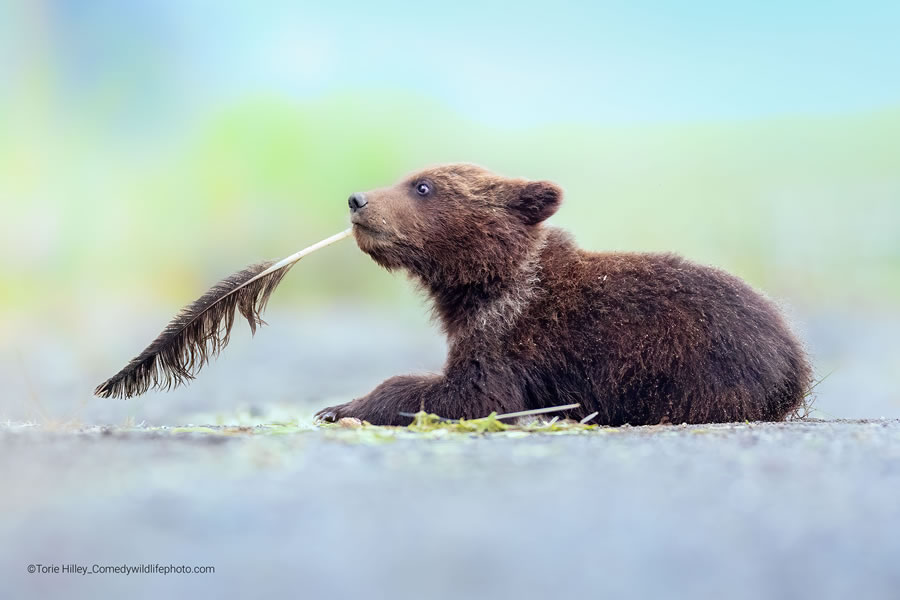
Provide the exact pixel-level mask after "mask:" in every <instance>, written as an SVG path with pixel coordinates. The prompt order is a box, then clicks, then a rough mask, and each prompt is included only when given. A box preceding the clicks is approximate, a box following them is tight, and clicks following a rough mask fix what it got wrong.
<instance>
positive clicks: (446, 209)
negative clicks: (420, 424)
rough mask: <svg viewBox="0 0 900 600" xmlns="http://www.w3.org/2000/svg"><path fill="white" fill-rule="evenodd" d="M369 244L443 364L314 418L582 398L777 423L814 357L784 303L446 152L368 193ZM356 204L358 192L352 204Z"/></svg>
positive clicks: (485, 408)
mask: <svg viewBox="0 0 900 600" xmlns="http://www.w3.org/2000/svg"><path fill="white" fill-rule="evenodd" d="M361 198H364V199H365V204H364V205H363V206H361V207H359V206H356V207H352V208H353V209H354V210H353V211H352V212H353V214H352V217H351V220H352V221H353V223H354V236H355V238H356V241H357V244H358V245H359V247H360V248H361V249H362V250H363V251H364V252H366V253H367V254H368V255H369V256H371V257H372V258H373V259H374V260H375V261H376V262H377V263H378V264H380V265H381V266H383V267H385V268H387V269H389V270H394V269H401V270H404V271H406V272H407V273H408V274H409V275H410V276H411V277H412V278H413V279H414V280H415V281H416V282H417V283H418V284H419V285H420V286H421V287H422V288H423V289H424V291H425V292H426V293H427V294H428V295H429V297H430V298H431V300H432V302H433V306H434V312H435V315H436V317H437V319H438V320H439V321H440V323H441V325H442V327H443V329H444V332H445V333H446V335H447V338H448V346H449V351H448V356H447V360H446V364H445V366H444V369H443V372H442V373H440V374H435V375H427V376H401V377H392V378H391V379H388V380H387V381H385V382H384V383H382V384H381V385H379V386H378V387H377V388H375V390H373V391H372V392H371V393H370V394H368V395H367V396H364V397H362V398H358V399H356V400H354V401H352V402H348V403H346V404H342V405H340V406H335V407H330V408H326V409H324V410H322V411H320V412H319V413H318V415H317V417H318V418H319V419H322V420H326V421H331V420H336V419H340V418H342V417H357V418H359V419H363V420H366V421H369V422H371V423H373V424H380V425H401V424H406V423H408V422H409V418H408V417H404V416H401V415H400V413H401V412H404V413H412V412H416V411H419V410H421V409H424V410H426V411H428V412H431V413H436V414H438V415H440V416H442V417H448V418H476V417H483V416H485V415H487V414H489V413H491V412H492V411H497V412H514V411H520V410H527V409H533V408H540V407H549V406H556V405H562V404H569V403H574V402H577V403H579V404H580V405H581V406H580V408H579V409H577V410H572V411H569V413H568V414H567V416H569V417H572V418H575V419H580V418H582V417H584V416H586V415H588V414H590V413H592V412H594V411H597V412H598V416H597V417H596V422H598V423H602V424H608V425H621V424H625V423H630V424H632V425H642V424H657V423H661V422H672V423H682V422H687V423H704V422H727V421H744V420H750V421H757V420H761V421H776V420H781V419H784V418H785V416H787V415H788V414H790V413H791V412H792V411H793V410H794V409H795V408H796V407H797V406H798V405H799V404H800V403H801V402H802V400H803V397H804V394H805V393H806V392H807V390H808V388H809V385H810V379H811V370H810V366H809V363H808V361H807V358H806V355H805V352H804V350H803V348H802V345H801V344H800V342H799V341H798V340H797V339H796V337H795V336H794V335H793V334H792V333H791V331H790V329H789V327H788V326H787V324H786V323H785V321H784V319H783V317H782V316H781V314H780V312H779V310H778V309H777V307H776V306H775V305H774V304H773V303H772V302H771V301H770V300H769V299H767V298H766V297H764V296H763V295H762V294H760V293H759V292H757V291H755V290H753V289H752V288H751V287H750V286H749V285H747V284H746V283H744V282H743V281H741V280H740V279H738V278H737V277H734V276H732V275H729V274H728V273H725V272H724V271H721V270H719V269H715V268H711V267H707V266H702V265H698V264H695V263H692V262H690V261H688V260H685V259H683V258H681V257H679V256H676V255H673V254H643V253H598V252H588V251H586V250H582V249H580V248H578V247H577V246H576V245H575V243H574V242H573V241H572V239H571V238H570V237H569V235H568V234H566V233H565V232H563V231H561V230H559V229H555V228H547V227H545V226H544V225H542V222H543V221H544V220H545V219H546V218H547V217H549V216H551V215H552V214H553V213H554V212H556V210H557V208H558V207H559V205H560V202H561V201H562V191H561V190H560V189H559V188H558V187H557V186H556V185H554V184H552V183H549V182H532V181H526V180H522V179H511V178H506V177H502V176H499V175H495V174H493V173H491V172H489V171H487V170H484V169H482V168H480V167H477V166H474V165H447V166H441V167H436V168H432V169H428V170H425V171H423V172H421V173H417V174H415V175H413V176H411V177H408V178H405V179H404V180H402V181H401V182H400V183H398V184H397V185H395V186H392V187H388V188H382V189H378V190H374V191H371V192H367V193H366V194H364V195H361ZM357 204H360V202H357Z"/></svg>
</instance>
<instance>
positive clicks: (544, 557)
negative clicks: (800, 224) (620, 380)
mask: <svg viewBox="0 0 900 600" xmlns="http://www.w3.org/2000/svg"><path fill="white" fill-rule="evenodd" d="M165 318H166V315H163V316H162V319H161V320H162V321H164V320H165ZM411 319H412V317H411ZM268 320H269V322H270V323H272V326H271V327H269V328H264V329H263V331H262V332H261V333H260V334H258V335H257V338H256V339H255V340H253V341H252V342H250V341H249V339H248V336H246V332H245V331H240V332H236V333H235V341H234V342H233V346H232V347H229V348H228V350H227V351H226V353H225V354H224V355H223V356H222V357H221V358H220V360H219V361H217V362H216V363H215V364H213V365H211V366H210V368H209V369H208V370H207V371H204V372H203V374H201V377H200V378H199V379H198V380H197V381H196V382H194V383H193V384H192V385H191V386H189V387H188V388H185V389H181V390H179V391H177V392H172V393H169V394H162V393H160V394H151V395H148V396H145V397H141V398H137V399H132V400H128V401H119V400H113V401H109V400H105V401H99V400H97V399H90V397H89V392H90V389H92V385H93V384H95V383H97V382H98V381H100V380H102V379H103V377H104V376H106V375H108V373H107V371H109V367H110V366H112V367H113V370H114V369H116V368H118V367H119V366H121V365H119V364H113V365H109V364H107V363H109V362H110V360H109V358H108V357H109V356H110V355H113V356H114V357H115V356H118V355H119V354H123V355H125V356H123V358H127V356H128V355H129V354H128V353H129V352H130V351H132V350H138V349H139V348H138V347H136V346H140V344H141V342H144V341H146V339H144V338H146V337H147V333H148V332H150V333H151V334H155V331H153V329H154V327H152V326H147V324H142V323H138V324H137V325H132V324H129V325H127V326H123V327H122V328H121V329H120V330H116V331H108V332H106V333H103V334H102V336H99V335H98V340H97V341H96V342H95V343H92V345H90V346H84V347H82V348H78V350H79V351H78V352H75V351H72V350H71V349H68V348H67V347H66V346H65V345H63V344H62V343H60V344H57V345H48V344H46V343H43V342H40V343H39V342H37V341H35V342H33V343H34V346H33V347H32V346H24V347H23V357H24V359H23V360H21V361H18V360H17V359H16V357H15V355H14V354H13V355H10V356H5V357H4V359H5V360H4V361H2V362H0V376H2V379H3V381H4V384H5V386H6V388H7V390H9V391H10V393H9V394H7V395H6V396H5V397H4V398H2V399H0V402H2V406H3V408H4V412H5V414H7V415H9V416H10V417H9V418H10V420H9V422H7V423H5V424H4V425H2V426H0V456H2V457H3V458H2V460H0V482H2V486H3V492H2V493H0V515H2V516H0V539H2V540H3V541H4V543H3V544H2V545H0V581H2V582H3V589H4V590H6V591H8V592H10V593H9V597H11V598H20V597H22V598H24V597H41V598H55V597H64V598H67V599H75V600H77V599H79V598H92V599H93V598H96V597H98V596H100V595H106V596H109V597H124V596H128V597H134V596H137V597H142V596H143V597H154V598H156V597H161V596H166V597H170V596H176V597H216V596H226V597H228V596H233V597H274V598H277V597H302V598H318V597H322V596H340V597H349V598H360V597H367V596H368V597H374V598H379V597H410V598H441V597H474V596H484V597H492V598H497V597H513V598H522V599H527V598H533V597H541V596H544V597H546V596H552V597H560V598H565V597H578V596H581V597H591V598H594V597H610V598H621V597H640V598H663V597H665V598H671V597H685V598H695V599H696V598H729V599H738V600H740V599H743V598H799V597H808V598H815V599H816V600H821V599H828V598H835V599H838V598H839V599H842V600H843V599H846V598H860V599H862V598H865V599H866V600H869V599H879V598H892V599H894V598H896V597H897V590H898V589H900V569H898V568H897V565H898V564H900V419H897V418H896V416H897V415H896V414H895V413H891V412H890V411H891V410H895V408H896V407H895V405H894V404H891V402H890V401H889V400H888V399H889V398H893V397H895V396H896V394H895V392H894V391H893V387H890V386H886V385H876V386H875V387H871V388H867V387H865V386H866V384H867V383H868V384H870V385H871V384H872V382H876V383H877V382H878V381H879V380H877V379H875V378H874V374H878V373H880V376H881V377H883V378H884V379H883V380H884V381H888V380H890V379H891V378H892V377H893V373H894V372H895V371H891V369H889V368H887V366H888V365H887V363H878V362H877V361H878V360H879V357H886V358H885V359H884V360H887V361H890V360H893V358H892V357H893V356H894V355H892V354H890V352H885V351H884V349H883V348H882V347H881V346H879V344H880V342H879V340H882V338H883V339H884V340H886V343H887V341H891V340H895V339H896V335H895V334H896V333H897V332H898V331H900V329H898V328H897V327H896V323H897V322H896V321H887V320H884V319H879V320H878V321H877V322H874V321H873V323H872V325H871V327H870V328H869V329H868V330H866V329H865V328H863V327H861V326H859V323H864V321H859V322H855V324H854V325H853V326H852V327H851V326H849V325H846V326H843V325H840V323H838V324H834V321H833V320H830V321H827V322H828V324H829V326H828V327H827V328H825V329H823V331H825V332H827V334H828V335H823V334H816V333H815V332H816V331H817V328H816V326H811V327H809V331H810V332H812V335H810V336H809V337H810V338H811V339H812V341H813V349H814V350H815V352H816V353H817V355H818V357H819V360H818V361H817V362H818V364H821V363H823V362H825V361H823V360H822V359H821V357H822V356H827V355H828V353H829V352H837V350H838V349H842V348H848V349H849V350H848V352H851V351H852V355H853V357H854V360H857V359H858V360H860V361H862V359H863V358H865V359H866V361H867V362H866V363H865V364H866V366H867V369H866V370H863V371H860V373H862V377H858V378H853V377H850V376H849V375H848V374H853V373H855V372H856V371H855V370H854V369H855V368H856V367H854V366H853V365H854V364H855V363H853V362H850V363H847V364H848V365H850V366H848V367H845V368H843V369H839V370H838V371H836V372H835V373H834V375H832V376H831V377H830V378H829V379H828V380H826V381H825V382H824V383H823V384H822V385H821V386H820V390H824V391H825V393H823V395H822V397H821V398H820V400H819V402H818V403H817V406H822V407H823V410H824V411H825V412H827V413H829V414H827V415H826V414H822V413H821V412H820V413H818V414H817V415H816V416H817V417H819V418H823V419H827V420H808V421H803V422H792V423H780V424H779V423H776V424H757V423H743V424H733V425H707V426H702V425H701V426H684V427H682V426H680V425H677V424H676V425H669V426H655V427H634V428H630V427H625V428H618V429H610V428H593V429H586V430H575V431H566V432H560V433H553V432H538V433H530V434H526V433H523V432H519V431H512V432H509V431H507V432H500V433H485V434H459V433H453V432H446V431H441V430H438V431H431V432H425V433H416V432H412V431H407V430H403V429H399V430H396V429H387V428H336V427H332V428H325V429H320V428H316V427H315V426H313V425H312V423H311V420H310V417H311V415H312V413H313V412H314V410H315V409H316V408H317V407H321V406H325V405H328V404H329V403H331V404H333V403H335V402H334V401H335V400H340V399H341V398H346V397H347V396H348V395H352V394H353V393H364V392H365V391H367V390H368V389H369V388H370V387H371V385H374V384H375V383H377V381H379V380H380V379H382V378H384V377H387V376H389V375H391V374H393V373H397V372H402V371H404V370H413V371H416V370H423V369H428V368H434V367H435V366H439V365H440V359H441V355H442V347H441V343H440V338H439V337H438V336H436V335H435V334H434V333H433V332H430V333H427V334H420V332H417V331H416V330H415V328H414V327H411V326H410V327H408V326H407V324H406V323H403V322H398V321H397V320H392V319H388V318H383V319H372V318H371V317H370V316H368V315H359V314H356V315H354V314H351V313H348V312H344V311H339V312H338V313H337V314H336V315H332V316H331V317H328V316H327V315H326V316H325V317H322V316H318V317H310V318H309V320H304V321H300V322H294V321H291V320H289V319H286V318H284V315H283V314H273V315H270V316H269V319H268ZM122 322H123V323H130V322H129V321H127V320H123V321H122ZM98 331H100V330H99V329H98ZM842 331H852V332H854V333H855V334H856V335H857V337H856V338H843V337H841V335H839V334H840V332H842ZM865 331H870V332H871V333H870V334H869V337H860V333H859V332H865ZM326 332H327V333H326ZM303 334H305V335H303ZM120 338H121V339H120ZM17 339H20V340H26V339H32V340H34V339H36V338H34V337H32V338H24V337H20V338H17ZM73 339H77V338H73ZM348 340H350V341H351V342H352V343H350V342H348ZM822 340H824V341H822ZM22 343H23V344H25V342H22ZM884 348H889V346H884ZM347 353H349V355H350V356H352V357H354V358H359V357H360V356H365V357H367V360H365V361H359V360H356V361H350V360H342V357H344V356H345V355H347ZM36 357H41V358H42V362H41V363H40V364H41V365H43V368H41V369H39V368H37V365H38V363H36V362H34V361H35V360H36ZM6 359H8V360H6ZM879 364H881V365H882V367H881V368H876V367H877V366H878V365H879ZM821 374H822V373H821V372H820V375H821ZM854 390H855V391H856V392H855V393H854ZM879 394H880V396H879ZM22 398H26V399H28V400H27V401H26V402H23V401H22ZM73 398H77V399H78V400H77V401H73ZM877 398H881V400H879V402H880V403H879V404H876V405H874V406H875V408H871V406H873V405H867V404H866V403H867V402H873V401H874V400H873V399H877ZM867 406H868V407H869V408H867ZM841 411H843V413H842V412H841ZM854 411H865V412H868V413H869V414H870V415H871V417H873V418H871V419H867V420H842V419H839V418H835V417H840V416H845V415H847V414H848V413H851V414H852V413H853V412H854ZM37 413H42V415H41V414H37ZM882 414H886V415H887V417H888V418H885V419H881V418H878V417H880V416H881V415H882ZM258 425H259V426H258ZM70 563H77V564H79V565H84V566H86V567H87V568H88V569H92V568H93V565H95V564H97V565H102V566H116V565H119V566H121V565H123V564H124V565H140V564H157V563H159V564H162V565H166V566H168V565H170V564H174V565H176V566H179V565H188V566H191V567H193V566H213V567H215V573H214V574H191V575H179V574H170V575H158V574H156V575H154V574H134V575H115V574H106V575H85V576H81V575H66V574H62V573H60V574H29V573H28V566H29V565H32V564H34V565H36V564H43V565H59V566H60V567H61V566H62V565H64V564H70ZM101 592H103V593H102V594H101ZM3 595H4V597H6V594H3Z"/></svg>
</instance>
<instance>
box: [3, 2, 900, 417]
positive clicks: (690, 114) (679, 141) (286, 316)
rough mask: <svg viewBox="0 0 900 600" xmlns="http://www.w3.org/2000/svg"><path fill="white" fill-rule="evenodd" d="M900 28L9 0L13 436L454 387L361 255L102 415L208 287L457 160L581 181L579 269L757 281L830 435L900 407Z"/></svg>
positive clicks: (810, 6)
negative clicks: (624, 260) (615, 256)
mask: <svg viewBox="0 0 900 600" xmlns="http://www.w3.org/2000/svg"><path fill="white" fill-rule="evenodd" d="M898 27H900V5H898V4H896V3H888V2H883V3H878V2H874V3H871V4H870V5H867V6H863V4H860V3H858V2H852V3H851V2H834V3H828V4H827V5H826V4H822V3H818V2H807V1H796V2H791V3H787V4H786V3H781V2H756V3H746V4H738V5H735V4H727V5H723V4H721V3H714V2H697V1H694V2H665V3H663V2H658V3H650V2H584V3H567V2H561V3H555V4H553V5H552V6H551V5H550V4H548V3H529V2H522V3H517V4H516V7H515V9H514V10H513V9H511V8H510V5H509V4H508V3H499V2H496V3H494V2H484V1H479V2H474V1H471V2H470V1H468V0H463V1H457V2H454V3H452V4H441V5H436V6H432V7H427V6H421V5H419V4H409V3H402V2H392V1H386V2H379V3H377V5H369V4H367V3H354V2H343V1H333V2H327V3H294V2H269V3H253V2H234V3H225V4H223V3H220V2H203V1H197V2H190V3H181V2H166V1H162V0H160V1H151V0H134V1H132V2H127V3H123V2H113V1H111V0H110V1H91V2H74V1H63V0H58V1H49V0H30V1H28V2H15V1H12V2H0V207H2V211H0V215H2V228H3V229H2V237H0V360H2V362H0V378H2V383H3V386H2V389H3V392H2V393H0V418H2V419H11V420H14V421H15V420H30V421H36V422H43V423H50V424H53V423H96V422H114V423H119V422H122V421H128V420H134V421H137V422H140V421H146V422H150V423H167V422H168V423H174V422H184V421H186V420H190V419H209V420H211V419H215V418H219V419H222V418H223V417H221V414H223V413H229V414H230V413H231V412H232V411H238V412H239V413H240V414H242V415H244V417H245V418H247V419H251V420H252V419H253V418H254V415H263V414H265V415H267V417H266V418H268V415H269V414H271V412H270V407H272V406H282V407H286V408H285V410H287V411H288V412H291V411H298V412H299V413H301V414H311V412H312V410H314V409H315V408H316V407H318V406H322V405H324V404H326V403H328V402H331V403H336V402H343V401H346V400H348V399H351V398H353V397H355V396H359V395H362V394H363V393H366V392H367V391H368V390H369V388H371V387H372V386H373V385H375V384H376V383H377V382H378V381H380V380H381V379H382V378H384V377H386V376H389V375H391V374H396V373H398V372H404V371H417V370H419V371H421V370H434V369H439V368H440V365H441V363H442V357H443V350H444V348H443V341H442V340H441V338H440V335H439V333H438V331H437V329H436V328H435V327H434V326H433V325H432V324H430V322H429V318H428V309H427V306H426V305H425V303H424V301H423V299H422V298H420V297H419V296H417V294H416V292H415V290H414V289H413V286H412V285H411V284H410V283H409V282H407V281H405V280H404V279H403V277H401V276H391V275H388V274H386V273H384V272H382V271H381V270H380V269H379V268H377V266H376V265H374V264H373V263H372V262H371V261H370V260H369V259H368V258H367V257H365V256H364V255H363V254H362V253H360V252H359V251H358V250H357V249H356V247H355V245H354V244H353V243H352V242H349V241H348V242H345V243H342V244H340V245H338V246H334V247H331V248H329V249H327V250H324V251H322V252H320V253H317V254H315V255H313V256H312V257H310V258H308V259H306V260H305V261H304V262H303V263H301V264H299V265H298V266H297V267H295V268H294V270H293V271H292V273H291V274H290V275H289V276H288V277H287V278H286V280H285V281H284V283H283V284H282V286H281V288H280V289H279V290H278V292H277V293H276V294H275V295H274V297H273V300H272V302H271V304H270V308H269V312H268V313H267V314H268V319H267V320H268V321H269V323H270V324H271V327H268V328H265V329H264V330H263V331H262V332H261V333H259V334H258V335H257V336H256V339H255V340H254V341H253V343H252V344H251V343H250V342H249V338H250V336H249V333H248V331H247V329H246V326H245V325H243V324H242V323H239V324H238V325H237V329H238V330H237V331H236V332H235V335H234V341H233V342H232V346H231V347H229V349H228V350H227V351H226V352H225V354H224V355H223V356H222V357H221V359H220V360H219V361H217V362H216V363H215V364H213V365H211V366H210V367H209V368H208V369H207V370H206V371H204V373H203V374H202V375H201V377H200V379H198V380H197V381H196V382H195V383H194V384H192V386H191V387H190V388H189V389H184V390H179V391H177V392H175V393H171V394H148V395H147V396H146V397H143V398H140V399H136V400H130V401H128V402H121V401H117V400H100V399H95V398H92V397H91V391H92V389H93V387H94V386H95V385H96V384H97V383H99V382H100V381H102V380H103V379H105V378H106V377H108V376H109V375H111V374H112V373H114V372H115V371H117V370H118V369H119V368H120V367H121V366H123V365H124V363H125V362H126V361H127V360H128V359H130V358H131V357H132V356H134V355H135V354H137V353H138V352H139V351H140V350H141V349H142V348H143V347H144V345H146V344H147V343H148V342H149V341H150V340H151V339H152V338H153V337H155V336H156V334H157V333H158V332H159V330H160V329H161V328H162V326H163V325H164V324H165V323H166V321H167V320H168V319H169V318H170V317H171V316H172V315H173V314H174V313H175V312H176V311H177V309H178V308H180V307H181V306H182V305H183V304H185V303H187V302H189V301H191V300H193V299H194V298H196V297H198V296H199V295H200V294H201V293H202V292H203V291H204V290H206V288H207V287H208V286H209V285H210V284H212V283H213V282H215V281H217V280H218V279H220V278H221V277H223V276H225V275H228V274H230V273H232V272H234V271H236V270H238V269H239V268H242V267H243V266H244V265H246V264H249V263H252V262H256V261H258V260H261V259H263V258H278V257H282V256H285V255H287V254H290V253H292V252H294V251H296V250H298V249H300V248H303V247H305V246H307V245H309V244H311V243H313V242H315V241H318V240H320V239H322V238H324V237H326V236H329V235H331V234H333V233H335V232H337V231H340V230H341V229H343V228H344V227H346V226H347V223H348V216H347V205H346V198H347V196H348V195H349V194H350V193H351V192H353V191H357V190H364V189H368V188H371V187H376V186H381V185H386V184H389V183H391V182H393V181H395V180H396V179H398V178H399V177H401V176H402V175H404V174H405V173H407V172H409V171H412V170H416V169H419V168H421V167H424V166H427V165H430V164H434V163H441V162H446V161H466V162H475V163H479V164H482V165H484V166H486V167H489V168H491V169H493V170H495V171H498V172H500V173H503V174H506V175H511V176H523V177H529V178H542V179H551V180H553V181H555V182H557V183H559V184H560V185H561V186H562V187H563V188H564V189H565V192H566V200H565V204H564V206H563V208H562V209H561V210H560V211H559V213H558V214H557V215H556V216H554V217H553V218H552V219H551V222H552V224H554V225H557V226H561V227H565V228H567V229H569V230H570V231H571V232H572V233H573V234H574V235H575V237H576V238H577V240H578V241H579V242H580V244H581V245H583V246H584V247H587V248H591V249H595V250H642V251H643V250H650V251H652V250H666V251H676V252H679V253H682V254H684V255H686V256H687V257H689V258H691V259H694V260H696V261H699V262H703V263H708V264H713V265H717V266H720V267H723V268H725V269H728V270H730V271H732V272H734V273H736V274H738V275H740V276H742V277H744V278H745V279H747V280H748V281H750V282H751V283H752V284H754V285H756V286H758V287H760V288H761V289H763V290H765V291H766V292H767V293H768V294H770V295H771V296H772V297H774V298H776V299H777V300H778V301H779V302H780V303H781V304H782V305H783V306H784V307H785V310H787V311H788V313H789V314H790V315H791V319H792V322H793V323H794V325H795V327H796V329H797V330H798V332H800V334H801V335H802V336H803V337H804V339H805V340H806V341H807V342H808V345H809V348H810V351H811V353H812V355H813V358H814V361H815V364H816V372H817V376H818V377H824V376H828V378H827V379H826V380H825V381H823V382H822V383H821V385H820V386H819V387H818V388H817V390H816V391H817V393H818V396H819V399H818V401H817V403H816V408H817V409H818V411H817V412H816V413H815V416H818V417H822V418H836V417H848V418H850V417H853V418H877V417H882V416H887V417H891V416H893V417H897V416H900V392H898V390H897V385H896V378H895V374H896V373H897V371H898V369H900V347H898V345H897V342H896V340H897V339H898V338H900V314H898V311H897V306H898V303H900V77H897V73H900V48H898V42H897V37H896V32H897V30H898ZM351 352H353V353H357V352H364V353H365V354H366V355H367V356H370V357H371V360H369V361H366V364H364V365H356V366H355V367H353V368H352V370H351V369H350V368H349V367H350V365H348V361H346V360H345V356H346V355H348V354H349V353H351ZM197 415H200V416H197ZM215 415H219V416H218V417H216V416H215ZM258 418H263V417H258ZM226 420H227V419H226Z"/></svg>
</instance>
